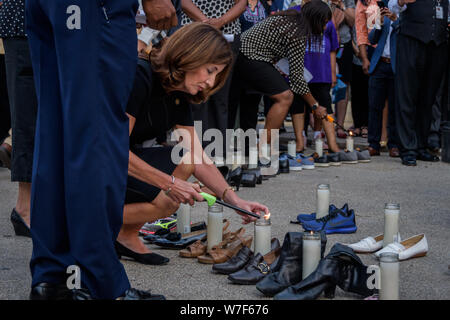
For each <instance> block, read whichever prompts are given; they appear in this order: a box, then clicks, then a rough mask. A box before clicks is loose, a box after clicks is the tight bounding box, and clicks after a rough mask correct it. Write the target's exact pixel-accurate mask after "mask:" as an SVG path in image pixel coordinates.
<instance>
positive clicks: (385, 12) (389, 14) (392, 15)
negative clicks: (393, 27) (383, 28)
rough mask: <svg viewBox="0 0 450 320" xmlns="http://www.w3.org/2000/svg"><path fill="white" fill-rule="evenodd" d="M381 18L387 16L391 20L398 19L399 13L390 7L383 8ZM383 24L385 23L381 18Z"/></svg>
mask: <svg viewBox="0 0 450 320" xmlns="http://www.w3.org/2000/svg"><path fill="white" fill-rule="evenodd" d="M380 13H381V18H384V17H387V18H388V19H389V20H391V21H395V20H397V15H396V14H395V13H393V12H391V11H390V10H389V9H388V8H382V9H381V10H380ZM381 24H383V19H381Z"/></svg>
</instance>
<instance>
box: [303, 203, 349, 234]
mask: <svg viewBox="0 0 450 320" xmlns="http://www.w3.org/2000/svg"><path fill="white" fill-rule="evenodd" d="M303 228H304V229H305V230H306V231H315V232H318V231H322V230H325V232H326V234H333V233H354V232H356V230H357V227H356V221H355V212H354V211H353V210H350V211H349V212H347V213H345V212H344V211H342V210H339V209H338V210H334V211H332V212H331V213H330V214H329V215H328V216H325V217H323V218H320V219H318V220H311V221H305V222H304V223H303Z"/></svg>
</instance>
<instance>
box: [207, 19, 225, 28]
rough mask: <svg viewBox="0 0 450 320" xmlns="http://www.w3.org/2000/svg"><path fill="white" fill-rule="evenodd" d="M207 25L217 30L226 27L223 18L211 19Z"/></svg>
mask: <svg viewBox="0 0 450 320" xmlns="http://www.w3.org/2000/svg"><path fill="white" fill-rule="evenodd" d="M206 23H207V24H209V25H211V26H213V27H214V28H216V29H217V30H220V29H221V28H222V27H223V26H224V22H223V20H222V19H221V18H211V19H208V20H206Z"/></svg>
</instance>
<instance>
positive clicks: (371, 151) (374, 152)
mask: <svg viewBox="0 0 450 320" xmlns="http://www.w3.org/2000/svg"><path fill="white" fill-rule="evenodd" d="M367 150H369V154H370V156H371V157H374V156H379V155H380V150H377V149H375V148H372V147H368V148H367Z"/></svg>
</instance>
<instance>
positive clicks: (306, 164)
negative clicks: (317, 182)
mask: <svg viewBox="0 0 450 320" xmlns="http://www.w3.org/2000/svg"><path fill="white" fill-rule="evenodd" d="M296 158H297V161H298V159H301V164H302V166H303V169H306V170H311V169H314V168H315V165H314V158H313V157H311V156H310V157H307V156H305V155H304V154H303V153H297V157H296Z"/></svg>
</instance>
